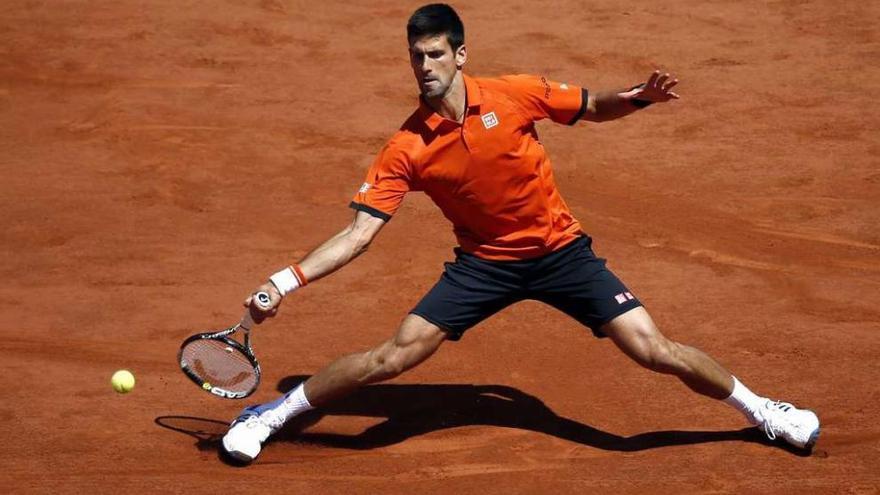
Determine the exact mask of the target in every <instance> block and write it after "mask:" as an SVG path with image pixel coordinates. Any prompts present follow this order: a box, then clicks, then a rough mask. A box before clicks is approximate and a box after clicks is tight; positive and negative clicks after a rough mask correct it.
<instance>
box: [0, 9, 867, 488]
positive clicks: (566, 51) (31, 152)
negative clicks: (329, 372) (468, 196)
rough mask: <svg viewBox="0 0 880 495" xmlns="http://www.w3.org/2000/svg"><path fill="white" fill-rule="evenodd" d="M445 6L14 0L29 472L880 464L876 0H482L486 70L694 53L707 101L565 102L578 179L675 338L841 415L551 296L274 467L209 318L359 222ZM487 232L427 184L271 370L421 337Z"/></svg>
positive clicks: (787, 475)
mask: <svg viewBox="0 0 880 495" xmlns="http://www.w3.org/2000/svg"><path fill="white" fill-rule="evenodd" d="M417 6H418V3H417V2H408V3H407V4H406V5H404V6H401V5H400V4H399V2H390V1H375V2H352V3H341V2H339V3H337V2H296V1H279V0H262V1H247V2H220V3H217V2H214V3H211V2H208V3H204V2H171V1H164V0H160V1H154V2H147V3H144V2H130V1H118V0H117V1H113V2H110V1H103V0H96V1H90V2H83V1H78V2H63V4H62V3H59V2H43V1H38V0H37V1H12V2H6V3H5V4H4V6H3V8H2V9H0V40H2V41H0V149H2V153H0V177H2V183H0V211H2V212H3V215H2V223H0V229H2V232H3V234H2V236H0V276H2V280H3V283H2V286H0V296H2V297H0V309H2V315H3V317H4V321H5V325H4V326H5V328H6V331H5V332H4V335H3V339H2V340H0V350H2V351H3V356H4V358H3V364H2V370H3V376H4V377H5V379H4V381H3V383H4V387H3V389H4V393H5V398H4V401H3V405H2V406H0V418H2V420H3V425H4V426H3V432H2V442H0V444H2V450H0V455H2V458H3V459H4V461H3V465H4V469H3V470H2V474H0V490H2V491H4V492H10V493H22V492H43V493H62V492H64V493H73V492H78V493H83V492H85V491H89V492H96V493H155V492H159V491H162V492H187V493H216V492H217V491H218V490H224V491H227V492H228V493H255V492H257V491H258V490H259V491H260V493H369V492H380V491H381V492H383V493H388V494H396V493H413V492H419V493H439V492H442V493H480V494H483V495H489V494H496V493H499V494H500V493H511V492H524V493H582V492H586V491H588V490H589V491H591V492H608V493H623V494H628V493H693V492H738V493H739V492H756V493H766V492H775V493H795V492H797V493H840V492H848V493H877V491H878V486H880V479H878V474H877V473H878V472H880V462H878V460H877V458H878V447H877V446H878V438H880V428H878V427H877V426H876V425H877V423H876V418H877V415H878V414H877V413H878V411H877V404H878V403H880V394H878V392H877V390H878V389H877V386H876V380H877V378H878V368H877V366H876V364H875V363H876V356H877V355H878V353H880V336H878V330H880V310H878V309H877V308H878V307H880V290H878V289H880V262H878V259H880V227H878V225H880V215H878V213H880V207H878V205H880V171H878V170H880V169H878V161H880V144H878V143H880V139H878V137H880V136H878V132H877V129H878V127H880V117H878V112H877V104H876V100H877V94H878V90H880V82H878V81H880V77H878V76H880V71H878V69H877V68H876V61H877V60H878V58H880V40H878V31H877V28H876V26H877V25H878V24H880V5H878V4H877V3H876V2H849V3H846V2H845V3H840V2H830V1H812V2H811V1H807V2H795V1H788V0H784V1H778V2H771V3H767V2H755V1H748V2H705V1H696V0H682V1H678V2H672V3H669V2H665V3H663V2H661V3H649V2H644V3H634V2H625V3H620V2H611V1H599V2H590V6H589V8H586V7H584V5H583V4H582V3H580V2H573V1H561V2H553V3H552V5H546V4H544V3H542V2H528V3H525V2H524V3H521V4H516V5H511V4H510V3H509V2H502V1H498V0H487V1H482V2H467V3H461V4H457V5H456V6H457V7H458V8H459V11H460V13H461V14H462V16H463V18H464V21H465V25H466V28H467V33H468V45H469V56H470V62H469V65H468V71H469V72H470V73H471V74H474V75H480V76H494V75H500V74H505V73H516V72H525V73H537V74H544V75H547V76H548V77H551V78H553V79H556V80H561V81H570V82H573V83H578V84H584V85H585V86H587V87H589V88H592V89H599V88H608V87H623V86H628V85H632V84H635V83H637V82H639V81H640V80H642V79H643V78H645V77H646V76H647V75H648V74H649V73H650V71H651V70H653V69H654V68H655V67H660V68H663V69H667V70H670V71H673V72H674V73H675V74H676V75H678V77H679V78H680V79H681V81H682V82H681V83H680V85H679V87H678V89H677V91H678V92H679V93H680V94H681V95H682V99H681V100H680V101H678V102H673V103H670V104H666V105H657V106H655V107H651V108H650V109H648V110H646V111H644V112H640V113H639V114H637V115H634V116H632V117H629V118H626V119H624V120H622V121H619V122H613V123H608V124H601V125H590V124H581V125H579V126H578V127H577V128H575V129H569V128H565V127H561V126H553V125H543V126H542V127H541V129H540V130H541V132H542V137H543V139H544V141H545V144H546V145H547V147H548V149H549V151H550V155H551V158H552V159H553V163H554V165H555V167H556V177H557V182H558V183H559V185H560V187H561V189H562V192H563V194H564V196H565V198H566V201H567V202H568V204H569V205H570V206H571V207H572V209H573V211H574V213H575V214H576V215H577V216H578V218H579V219H580V220H581V222H582V223H583V224H584V226H585V228H586V229H588V231H589V232H590V233H591V234H592V235H593V236H594V238H595V244H594V247H595V248H596V250H597V251H598V253H599V254H600V255H602V256H604V257H607V258H609V260H610V265H611V267H612V268H613V269H614V270H615V271H616V272H617V273H618V275H620V276H621V278H623V280H624V281H625V282H626V283H627V284H628V285H629V286H630V287H631V288H632V289H633V290H634V291H635V292H636V293H637V295H638V296H639V298H640V299H641V300H642V301H644V302H645V303H646V305H647V306H648V308H649V309H650V311H651V312H652V315H653V316H654V318H655V320H657V322H658V323H659V324H660V326H661V328H662V329H663V330H664V332H665V333H667V334H668V335H670V336H672V337H674V338H676V339H678V340H681V341H683V342H686V343H690V344H692V345H696V346H698V347H700V348H703V349H704V350H706V351H708V352H710V353H711V354H713V355H714V356H716V357H717V358H718V359H719V360H720V361H721V362H722V363H724V364H725V365H727V366H728V367H729V368H731V369H732V370H733V371H734V372H735V373H736V374H737V375H738V376H739V377H740V378H741V379H742V380H743V381H744V382H745V383H747V384H748V385H749V386H750V387H751V388H753V389H754V390H755V391H757V392H759V393H762V394H766V395H771V396H774V397H778V398H783V399H786V400H791V401H794V402H796V403H798V404H800V405H804V406H808V407H811V408H814V409H815V410H817V411H818V412H819V414H820V417H821V418H822V419H823V421H824V424H823V434H822V438H821V440H820V443H819V445H818V446H817V448H816V450H815V451H814V453H813V454H812V455H811V456H808V457H803V456H799V455H796V454H795V453H793V452H792V451H789V450H786V449H783V448H778V447H774V446H769V445H767V444H765V443H764V442H763V441H761V436H760V435H759V434H757V433H756V432H755V431H753V430H743V427H744V426H745V425H744V424H743V423H742V419H741V418H740V417H739V415H738V414H737V413H735V412H732V411H731V410H730V409H729V408H727V407H725V406H723V405H719V404H716V403H714V402H713V401H710V400H706V399H702V398H699V397H696V396H693V395H692V394H691V393H690V392H689V391H688V390H687V389H686V388H685V387H683V386H682V385H680V384H679V383H678V382H677V381H676V380H674V379H671V378H666V377H661V376H655V375H652V374H650V373H648V372H646V371H643V370H641V369H639V368H638V367H637V366H635V365H634V364H632V363H631V362H629V361H628V360H627V359H626V358H625V357H624V356H622V355H620V354H619V353H618V352H617V351H616V350H615V349H614V348H613V345H612V344H611V343H609V342H605V341H596V340H595V339H593V338H592V337H591V336H590V334H589V332H588V331H585V330H584V329H582V328H580V327H579V326H578V325H577V324H576V323H575V322H573V321H571V320H569V319H568V318H567V317H566V316H564V315H562V314H561V313H557V312H555V311H554V310H552V309H550V308H547V307H544V306H541V305H539V304H537V303H524V304H521V305H518V306H515V307H513V308H511V309H510V310H508V311H506V312H503V313H501V314H499V315H498V316H496V317H494V318H492V319H491V320H489V321H488V322H486V323H484V324H483V325H481V326H480V327H477V328H476V329H474V330H472V331H471V332H469V333H468V334H467V335H466V337H465V338H464V340H463V341H462V342H460V343H458V344H446V345H444V347H443V349H442V350H441V352H440V353H439V354H438V355H437V356H436V357H434V358H433V359H431V360H430V361H429V362H427V363H425V364H424V365H422V366H421V367H419V368H418V369H416V370H414V371H413V372H411V373H409V374H407V375H405V377H404V378H402V379H400V380H396V381H394V382H391V383H388V384H383V385H379V386H375V387H370V388H368V389H365V390H363V391H362V392H360V393H359V394H358V395H357V396H355V397H353V398H352V399H351V400H348V401H346V402H344V403H342V404H340V405H338V407H336V408H333V409H331V410H330V411H328V413H329V414H328V415H327V416H325V417H323V418H317V417H311V418H303V420H302V421H303V422H304V424H305V425H308V424H309V423H313V424H311V426H309V427H308V428H306V429H305V431H304V432H303V433H302V434H300V435H297V434H296V432H295V431H293V430H294V429H293V428H292V429H291V430H290V431H288V432H286V433H285V434H283V435H282V436H281V438H280V439H279V440H278V441H276V442H274V443H272V444H270V445H269V446H268V447H267V448H266V450H265V451H264V453H263V455H262V456H261V457H260V459H259V460H258V462H257V463H256V464H254V465H253V466H250V467H249V468H246V469H236V468H234V467H231V466H228V465H227V464H225V463H223V462H222V461H221V460H220V459H218V456H217V454H216V439H217V435H218V434H220V433H222V432H223V431H224V430H225V426H224V425H225V424H226V422H227V421H228V420H230V419H231V418H232V417H234V416H235V415H236V414H237V412H238V410H239V409H240V408H241V407H242V405H243V404H242V403H240V402H232V401H223V400H219V399H215V398H213V397H211V396H209V395H208V394H204V393H202V392H200V391H199V390H198V389H196V388H195V387H194V386H193V385H192V383H190V382H189V381H188V380H186V379H185V377H184V376H183V375H182V374H181V373H180V372H179V370H178V369H177V365H176V363H175V355H176V350H177V346H178V345H179V343H180V341H181V340H182V339H183V338H184V337H185V336H186V335H189V334H191V333H194V332H196V331H202V330H204V329H206V328H213V327H219V326H224V325H226V324H228V323H229V322H231V321H233V320H234V319H235V317H236V316H237V315H238V313H239V311H240V310H239V304H240V301H241V299H243V297H244V296H245V295H246V294H247V292H248V291H249V290H251V289H252V288H253V287H254V286H255V285H256V284H257V283H259V282H260V281H262V280H263V279H264V278H265V276H267V275H268V274H270V273H272V271H273V270H276V269H277V268H278V267H279V266H283V264H284V263H287V262H290V261H293V260H295V259H297V258H298V257H300V256H302V255H303V254H304V253H305V252H306V251H307V250H308V249H310V248H312V247H314V246H315V245H316V244H317V243H318V242H320V241H322V240H323V239H324V238H326V237H328V236H329V235H331V234H333V233H334V232H335V231H337V230H338V229H340V228H341V227H342V226H343V225H344V224H345V222H347V221H349V220H350V218H351V216H352V212H351V211H350V210H348V208H347V207H346V205H347V202H348V200H349V198H350V197H351V195H352V194H353V192H354V190H355V189H356V188H357V187H358V186H359V184H360V181H361V180H362V178H363V174H364V169H365V167H367V166H368V164H369V163H370V161H371V159H372V157H373V155H374V154H375V153H376V151H378V149H379V148H380V147H381V145H382V144H383V143H384V141H385V139H387V137H388V136H390V135H391V134H392V132H393V131H394V130H395V129H396V127H397V126H398V125H399V124H400V123H401V122H403V120H404V119H405V118H406V116H407V115H409V112H410V111H411V110H412V108H413V106H414V105H415V103H416V97H415V95H416V86H415V83H414V81H413V80H412V77H411V74H410V72H409V67H408V65H407V59H406V47H405V41H404V36H403V27H404V23H405V22H406V18H407V16H408V15H409V14H410V13H411V11H412V10H413V9H414V8H415V7H417ZM453 242H454V241H453V237H452V234H451V232H450V227H449V225H448V224H447V223H446V222H445V221H444V219H443V218H442V216H441V215H440V213H439V212H438V211H437V209H436V208H435V207H434V206H433V205H431V204H430V202H429V201H428V200H427V199H426V198H425V197H423V196H421V195H418V194H413V195H411V196H410V197H408V198H407V200H406V203H405V205H404V207H403V208H402V210H401V211H400V212H399V213H398V215H397V216H396V217H395V218H394V220H393V221H392V222H390V224H389V225H388V226H387V227H386V229H385V230H384V231H383V233H382V234H381V235H380V236H379V239H378V240H377V241H376V242H375V244H374V245H373V248H372V249H371V251H370V253H369V254H367V255H366V256H365V257H363V258H362V259H359V260H358V261H356V262H355V263H354V264H353V265H352V266H350V267H347V268H346V269H344V270H343V271H341V272H339V273H337V274H335V275H333V276H332V277H330V278H328V279H326V280H322V281H320V282H318V283H316V284H314V285H312V286H309V288H308V289H307V290H304V291H302V292H301V293H297V295H296V297H294V298H293V299H292V300H290V301H288V302H286V303H285V306H284V307H283V308H282V315H281V316H280V317H279V318H278V319H276V320H275V321H272V322H271V323H269V324H267V325H266V326H265V327H264V328H260V329H259V331H258V332H257V333H256V335H255V337H254V341H255V342H254V344H255V348H256V350H257V353H258V356H259V357H260V359H261V362H262V364H263V367H264V372H265V375H264V384H263V386H262V387H261V389H260V390H259V391H258V392H257V393H256V395H255V396H254V399H255V400H256V401H262V400H266V399H268V398H271V397H273V396H275V394H276V393H277V388H278V387H279V386H282V387H286V386H289V384H290V383H293V382H294V381H295V380H296V379H297V378H296V376H297V375H304V374H308V373H311V372H314V371H315V370H316V369H317V368H318V367H319V366H322V365H324V364H325V363H327V362H328V361H329V360H331V359H333V358H334V357H336V356H338V355H340V354H343V353H347V352H354V351H358V350H362V349H365V348H366V347H368V346H370V345H373V344H374V343H377V342H378V341H380V339H383V338H386V337H387V336H388V335H390V333H391V332H392V331H393V330H394V328H395V327H396V325H397V323H398V321H399V320H400V318H401V317H402V316H403V315H404V314H405V312H406V311H407V310H408V309H409V308H411V307H412V306H413V305H414V304H415V302H416V301H417V300H418V298H419V297H420V296H421V295H422V293H423V292H424V291H425V290H427V289H428V288H429V287H430V286H431V285H432V284H433V283H434V281H435V280H436V278H437V277H438V276H439V274H440V270H441V268H442V262H443V261H445V260H448V259H450V258H451V255H452V252H451V248H452V247H453V245H454V244H453ZM119 368H128V369H130V370H132V371H133V372H134V373H135V375H136V377H137V380H138V383H137V386H136V388H135V389H134V391H133V392H132V393H131V394H129V395H125V396H122V395H117V394H115V393H114V392H113V391H112V389H111V387H110V384H109V379H110V375H111V374H112V372H113V371H114V370H116V369H119Z"/></svg>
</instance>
